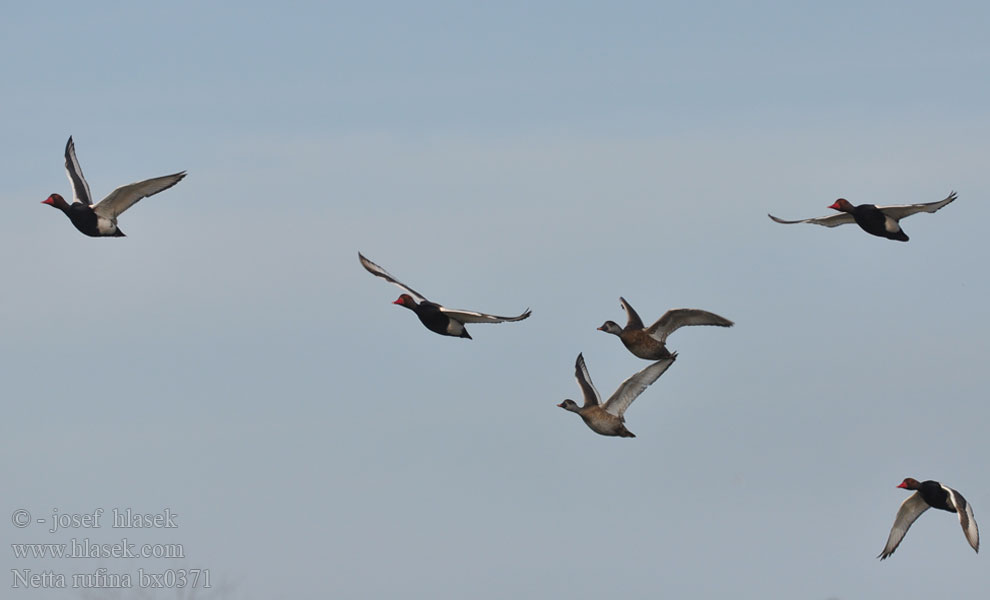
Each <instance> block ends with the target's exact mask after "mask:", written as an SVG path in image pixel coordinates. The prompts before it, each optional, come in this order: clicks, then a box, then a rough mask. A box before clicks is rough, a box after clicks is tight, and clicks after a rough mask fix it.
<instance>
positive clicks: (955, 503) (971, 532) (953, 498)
mask: <svg viewBox="0 0 990 600" xmlns="http://www.w3.org/2000/svg"><path fill="white" fill-rule="evenodd" d="M939 485H941V484H939ZM942 489H943V490H945V491H946V492H948V493H949V502H951V503H952V507H953V508H955V509H956V514H958V515H959V525H961V526H962V530H963V533H964V534H965V535H966V541H968V542H969V545H970V546H972V547H973V550H976V551H977V552H979V551H980V530H979V529H978V528H977V527H976V517H974V516H973V507H972V506H971V505H970V504H969V502H966V499H965V498H963V495H962V494H960V493H959V492H957V491H956V490H954V489H952V488H950V487H949V486H947V485H942Z"/></svg>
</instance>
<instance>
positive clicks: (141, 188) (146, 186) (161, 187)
mask: <svg viewBox="0 0 990 600" xmlns="http://www.w3.org/2000/svg"><path fill="white" fill-rule="evenodd" d="M185 176H186V172H185V171H182V172H181V173H173V174H172V175H164V176H162V177H155V178H154V179H145V180H144V181H138V182H137V183H129V184H127V185H122V186H120V187H119V188H117V189H115V190H114V191H112V192H110V195H108V196H107V197H106V198H104V199H103V200H101V201H100V203H99V204H97V205H96V206H94V207H93V212H95V213H96V214H98V215H99V216H101V217H106V218H107V219H110V220H111V221H112V220H114V219H116V218H117V216H118V215H120V213H122V212H124V211H125V210H127V209H128V208H130V207H132V206H134V205H135V204H136V203H137V201H138V200H140V199H141V198H147V197H148V196H154V195H155V194H157V193H158V192H163V191H165V190H167V189H168V188H170V187H172V186H173V185H175V184H177V183H179V182H180V181H182V178H183V177H185Z"/></svg>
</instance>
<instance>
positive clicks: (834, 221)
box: [767, 213, 856, 227]
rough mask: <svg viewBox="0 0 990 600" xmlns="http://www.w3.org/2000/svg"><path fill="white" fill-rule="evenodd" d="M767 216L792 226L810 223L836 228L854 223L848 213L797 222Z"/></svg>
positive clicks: (854, 220)
mask: <svg viewBox="0 0 990 600" xmlns="http://www.w3.org/2000/svg"><path fill="white" fill-rule="evenodd" d="M767 216H768V217H770V218H771V219H773V220H774V222H776V223H783V224H785V225H793V224H795V223H812V224H814V225H822V226H824V227H838V226H839V225H845V224H847V223H855V222H856V219H854V218H853V216H852V215H851V214H849V213H839V214H836V215H828V216H825V217H813V218H811V219H798V220H797V221H787V220H784V219H781V218H778V217H775V216H773V215H771V214H767Z"/></svg>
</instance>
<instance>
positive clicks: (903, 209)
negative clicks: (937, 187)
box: [877, 192, 956, 221]
mask: <svg viewBox="0 0 990 600" xmlns="http://www.w3.org/2000/svg"><path fill="white" fill-rule="evenodd" d="M955 199H956V193H955V192H951V193H950V194H949V195H948V196H946V197H945V199H943V200H939V201H938V202H927V203H924V204H896V205H891V206H878V207H877V209H878V210H881V211H883V214H885V215H887V216H888V217H890V218H891V219H894V220H895V221H899V220H901V219H903V218H904V217H908V216H911V215H913V214H916V213H920V212H926V213H933V212H936V211H937V210H939V209H940V208H942V207H943V206H945V205H947V204H949V203H950V202H952V201H953V200H955Z"/></svg>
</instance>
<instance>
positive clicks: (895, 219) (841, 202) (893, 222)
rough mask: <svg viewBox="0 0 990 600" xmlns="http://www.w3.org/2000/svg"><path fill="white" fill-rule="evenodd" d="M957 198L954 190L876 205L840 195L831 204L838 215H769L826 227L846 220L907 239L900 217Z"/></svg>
mask: <svg viewBox="0 0 990 600" xmlns="http://www.w3.org/2000/svg"><path fill="white" fill-rule="evenodd" d="M955 199H956V193H955V192H952V193H950V194H949V195H948V196H946V198H945V199H944V200H939V201H938V202H928V203H926V204H897V205H893V206H874V205H872V204H860V205H858V206H853V205H852V204H851V203H850V202H849V201H848V200H846V199H845V198H839V199H838V200H836V201H835V202H834V203H833V204H832V205H831V206H829V208H834V209H835V210H838V211H841V212H840V213H839V214H837V215H828V216H825V217H815V218H813V219H801V220H798V221H785V220H784V219H779V218H777V217H775V216H773V215H770V214H768V215H767V216H768V217H770V218H771V219H773V220H774V221H776V222H777V223H784V224H786V225H792V224H794V223H814V224H815V225H824V226H825V227H836V226H838V225H845V224H846V223H856V224H857V225H859V226H860V228H861V229H862V230H863V231H865V232H866V233H869V234H871V235H875V236H879V237H884V238H887V239H888V240H897V241H899V242H906V241H908V236H907V234H906V233H904V231H902V230H901V224H900V220H901V219H903V218H904V217H909V216H911V215H913V214H915V213H920V212H928V213H933V212H935V211H937V210H938V209H940V208H942V207H943V206H945V205H946V204H948V203H950V202H952V201H953V200H955Z"/></svg>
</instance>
